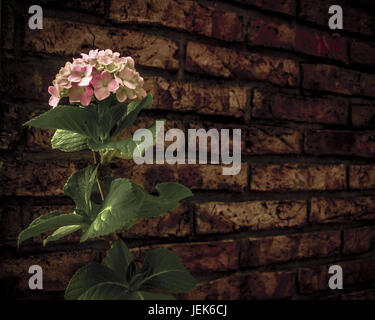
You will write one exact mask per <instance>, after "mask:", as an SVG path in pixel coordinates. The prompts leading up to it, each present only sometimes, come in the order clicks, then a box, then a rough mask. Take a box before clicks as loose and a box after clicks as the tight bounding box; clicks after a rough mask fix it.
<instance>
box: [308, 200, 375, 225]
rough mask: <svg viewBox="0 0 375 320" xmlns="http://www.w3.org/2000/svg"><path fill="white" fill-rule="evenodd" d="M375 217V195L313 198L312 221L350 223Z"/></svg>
mask: <svg viewBox="0 0 375 320" xmlns="http://www.w3.org/2000/svg"><path fill="white" fill-rule="evenodd" d="M374 218H375V197H357V198H330V199H322V198H321V199H320V198H312V200H311V213H310V222H314V223H350V222H352V221H357V220H368V219H374Z"/></svg>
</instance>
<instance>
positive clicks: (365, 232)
mask: <svg viewBox="0 0 375 320" xmlns="http://www.w3.org/2000/svg"><path fill="white" fill-rule="evenodd" d="M343 241H344V248H343V252H344V253H345V254H352V253H361V252H367V251H370V250H372V249H374V247H375V227H374V226H372V227H363V228H355V229H348V230H344V240H343Z"/></svg>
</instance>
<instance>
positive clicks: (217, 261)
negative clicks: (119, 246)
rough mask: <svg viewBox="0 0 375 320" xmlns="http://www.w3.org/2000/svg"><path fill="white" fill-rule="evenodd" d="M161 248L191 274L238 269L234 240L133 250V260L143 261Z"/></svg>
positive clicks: (164, 245) (237, 250)
mask: <svg viewBox="0 0 375 320" xmlns="http://www.w3.org/2000/svg"><path fill="white" fill-rule="evenodd" d="M159 247H163V248H166V249H169V250H172V251H173V252H174V253H175V254H176V255H177V256H178V257H179V258H180V259H181V261H182V263H183V264H184V265H185V266H186V268H188V269H189V270H190V271H191V272H210V271H211V272H213V271H228V270H236V269H238V257H239V245H238V242H237V241H234V240H222V241H211V242H194V243H181V244H163V245H153V246H148V247H142V248H139V249H133V255H134V259H135V260H136V261H139V262H141V261H143V259H144V256H145V254H146V253H147V251H149V250H152V249H155V248H159Z"/></svg>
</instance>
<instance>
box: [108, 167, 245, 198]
mask: <svg viewBox="0 0 375 320" xmlns="http://www.w3.org/2000/svg"><path fill="white" fill-rule="evenodd" d="M112 167H113V173H114V174H115V175H118V176H120V177H124V178H129V179H132V180H133V181H134V182H136V183H139V184H141V185H143V186H144V187H145V188H146V189H148V190H149V189H153V187H154V186H155V185H156V184H157V183H159V182H163V181H174V182H178V183H182V184H184V185H185V186H187V187H189V188H191V189H202V190H226V191H228V190H231V191H244V190H246V186H247V165H246V163H243V164H242V166H241V171H240V173H239V174H237V175H233V176H232V175H222V166H220V165H201V166H200V165H197V164H192V165H187V164H181V165H179V164H177V165H167V164H164V165H157V164H154V165H134V164H131V163H129V162H125V161H121V162H118V163H116V164H113V165H112Z"/></svg>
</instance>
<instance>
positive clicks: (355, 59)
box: [350, 40, 375, 66]
mask: <svg viewBox="0 0 375 320" xmlns="http://www.w3.org/2000/svg"><path fill="white" fill-rule="evenodd" d="M350 62H351V63H353V64H362V65H369V66H374V65H375V43H372V42H365V41H362V40H353V41H352V43H351V46H350Z"/></svg>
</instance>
